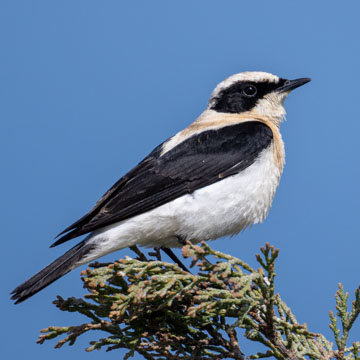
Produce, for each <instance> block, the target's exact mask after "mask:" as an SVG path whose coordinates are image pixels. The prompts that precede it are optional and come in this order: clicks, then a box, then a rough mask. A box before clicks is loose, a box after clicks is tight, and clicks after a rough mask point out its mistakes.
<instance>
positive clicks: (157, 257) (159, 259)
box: [149, 247, 161, 261]
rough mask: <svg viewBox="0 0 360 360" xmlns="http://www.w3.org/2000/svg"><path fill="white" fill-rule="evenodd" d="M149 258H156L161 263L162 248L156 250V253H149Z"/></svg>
mask: <svg viewBox="0 0 360 360" xmlns="http://www.w3.org/2000/svg"><path fill="white" fill-rule="evenodd" d="M149 256H154V257H155V258H156V260H157V261H161V253H160V248H157V247H156V248H154V251H152V252H149Z"/></svg>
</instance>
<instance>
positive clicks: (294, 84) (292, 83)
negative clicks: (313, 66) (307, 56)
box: [277, 78, 311, 92]
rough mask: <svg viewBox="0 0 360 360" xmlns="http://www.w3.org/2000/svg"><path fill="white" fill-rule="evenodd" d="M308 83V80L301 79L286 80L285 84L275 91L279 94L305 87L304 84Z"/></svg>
mask: <svg viewBox="0 0 360 360" xmlns="http://www.w3.org/2000/svg"><path fill="white" fill-rule="evenodd" d="M309 81H311V79H310V78H301V79H295V80H286V81H285V83H284V84H283V85H282V86H281V87H279V88H278V89H277V90H278V91H279V92H287V91H291V90H294V89H296V88H298V87H299V86H302V85H305V84H306V83H308V82H309Z"/></svg>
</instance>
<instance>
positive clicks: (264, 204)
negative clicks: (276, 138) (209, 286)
mask: <svg viewBox="0 0 360 360" xmlns="http://www.w3.org/2000/svg"><path fill="white" fill-rule="evenodd" d="M280 175H281V170H280V169H279V168H278V167H277V166H276V164H275V161H274V156H273V150H272V147H269V148H268V149H265V150H264V151H263V152H262V153H261V154H260V156H259V157H258V159H257V160H256V161H255V162H254V164H252V165H251V166H249V167H248V168H247V169H245V170H244V171H242V172H241V173H239V174H237V175H234V176H231V177H228V178H225V179H223V180H220V181H218V182H217V183H214V184H212V185H209V186H206V187H204V188H202V189H199V190H196V191H195V192H194V193H193V194H191V195H184V196H182V197H180V198H178V199H176V200H173V201H171V202H169V203H167V204H164V205H162V206H160V207H158V208H156V209H153V210H150V211H148V212H146V213H144V214H141V215H137V216H135V217H133V218H131V219H127V220H124V221H120V222H118V223H116V224H113V225H110V226H108V227H105V228H103V229H101V230H99V231H96V232H94V233H92V234H90V235H89V237H88V239H89V241H91V242H96V243H98V244H99V246H98V247H97V248H96V249H95V250H94V251H93V252H92V253H90V254H89V256H88V257H86V259H84V261H82V262H84V263H85V262H88V261H90V260H93V259H95V258H97V257H99V256H103V255H104V254H107V253H110V252H112V251H115V250H119V249H122V248H125V247H128V246H132V245H140V246H149V247H161V246H165V247H178V246H180V244H179V242H178V240H177V238H176V236H181V237H182V238H184V239H186V240H190V241H192V242H194V243H195V242H199V241H201V240H212V239H216V238H219V237H221V236H226V235H234V234H237V233H238V232H240V231H241V230H243V229H245V228H246V227H247V226H249V225H253V224H256V223H259V222H261V221H263V220H264V219H265V217H266V215H267V213H268V211H269V209H270V206H271V203H272V200H273V197H274V195H275V191H276V188H277V186H278V184H279V180H280Z"/></svg>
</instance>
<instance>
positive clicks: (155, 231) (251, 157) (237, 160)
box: [12, 72, 310, 303]
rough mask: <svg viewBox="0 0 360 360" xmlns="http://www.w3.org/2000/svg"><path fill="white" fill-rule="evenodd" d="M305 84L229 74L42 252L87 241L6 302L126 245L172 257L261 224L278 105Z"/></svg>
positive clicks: (269, 196)
mask: <svg viewBox="0 0 360 360" xmlns="http://www.w3.org/2000/svg"><path fill="white" fill-rule="evenodd" d="M309 81H310V79H308V78H301V79H296V80H286V79H282V78H279V77H277V76H275V75H272V74H268V73H265V72H243V73H240V74H235V75H233V76H230V77H229V78H227V79H225V80H224V81H222V82H221V83H220V84H219V85H217V86H216V88H215V90H214V91H213V93H212V94H211V96H210V100H209V104H208V107H207V108H206V110H205V111H204V112H203V113H202V114H201V115H200V116H199V117H198V118H197V119H196V120H195V121H194V122H193V123H192V124H191V125H189V126H188V127H187V128H186V129H184V130H182V131H180V132H179V133H177V134H176V135H174V136H173V137H171V138H169V139H168V140H166V141H165V142H163V143H162V144H160V145H159V146H158V147H156V148H155V149H154V150H153V151H152V152H151V153H150V154H149V155H148V156H147V157H146V158H145V159H144V160H143V161H141V162H140V163H139V164H138V165H137V166H135V167H134V168H133V169H132V170H130V171H129V172H128V173H127V174H126V175H124V176H123V177H122V178H121V179H120V180H119V181H117V182H116V183H115V185H114V186H112V187H111V188H110V189H109V190H108V191H107V192H106V193H105V195H104V196H103V197H102V198H101V199H100V200H99V201H98V202H97V203H96V205H95V207H94V208H93V209H92V210H91V211H90V212H88V213H87V214H86V215H85V216H83V217H82V218H81V219H80V220H78V221H76V222H75V223H74V224H72V225H71V226H69V227H68V228H66V229H65V230H64V231H63V232H62V233H61V234H59V235H62V237H61V238H60V239H58V240H57V241H56V242H55V243H54V244H53V245H52V246H55V245H59V244H61V243H63V242H65V241H67V240H70V239H73V238H75V237H78V236H80V235H83V234H88V235H87V237H86V238H85V239H84V240H82V241H81V242H80V243H78V244H77V245H75V246H74V247H73V248H72V249H70V250H69V251H67V252H66V253H65V254H64V255H62V256H61V257H59V258H58V259H57V260H55V261H54V262H53V263H51V264H50V265H48V266H47V267H45V268H44V269H43V270H41V271H40V272H39V273H37V274H36V275H34V276H33V277H32V278H30V279H29V280H27V281H26V282H25V283H23V284H22V285H20V286H18V287H17V288H16V289H15V290H14V291H13V292H12V294H13V296H12V299H14V300H16V303H19V302H21V301H24V300H25V299H27V298H29V297H30V296H32V295H34V294H35V293H37V292H38V291H40V290H41V289H43V288H44V287H46V286H47V285H49V284H50V283H52V282H53V281H55V280H56V279H58V278H60V277H61V276H63V275H64V274H66V273H68V272H69V271H71V270H73V269H75V268H76V267H78V266H80V265H82V264H86V263H88V262H90V261H92V260H94V259H97V258H99V257H101V256H103V255H105V254H108V253H111V252H113V251H116V250H119V249H123V248H126V247H129V246H133V245H139V246H146V247H156V248H167V249H168V248H172V247H179V246H181V245H182V244H183V243H184V242H185V241H191V242H193V243H197V242H199V241H202V240H213V239H217V238H219V237H223V236H228V235H230V236H232V235H235V234H237V233H239V232H240V231H241V230H243V229H245V228H246V227H247V226H249V225H253V224H256V223H259V222H262V221H263V220H264V219H265V217H266V215H267V213H268V211H269V209H270V206H271V203H272V200H273V198H274V195H275V191H276V188H277V186H278V184H279V180H280V176H281V174H282V171H283V166H284V159H285V153H284V144H283V141H282V138H281V134H280V131H279V126H280V123H281V122H282V120H283V118H284V116H285V109H284V107H283V103H284V100H285V98H286V97H287V95H288V94H289V93H290V91H291V90H293V89H295V88H297V87H299V86H301V85H304V84H306V83H307V82H309Z"/></svg>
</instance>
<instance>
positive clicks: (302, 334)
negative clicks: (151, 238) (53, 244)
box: [38, 243, 360, 360]
mask: <svg viewBox="0 0 360 360" xmlns="http://www.w3.org/2000/svg"><path fill="white" fill-rule="evenodd" d="M133 250H134V251H135V253H136V255H137V258H136V259H133V258H130V257H126V258H125V259H121V260H119V261H117V262H115V263H112V264H100V263H95V264H91V265H90V267H91V269H88V270H86V271H85V272H83V274H82V275H83V281H84V287H85V288H86V289H87V290H88V292H89V293H88V294H87V295H85V299H76V298H73V297H72V298H69V299H67V300H64V299H63V298H61V297H58V299H57V300H56V301H54V303H55V304H56V306H57V307H58V308H59V309H60V310H62V311H70V312H78V313H81V314H83V315H85V316H86V317H87V318H88V319H89V322H87V323H84V324H81V325H75V326H67V327H54V326H52V327H49V328H47V329H44V330H42V333H43V335H40V337H39V340H38V342H39V343H43V342H44V341H45V340H49V339H53V338H55V337H58V336H60V335H63V334H66V336H65V337H64V338H63V339H61V340H60V341H59V342H58V343H57V344H56V346H55V347H56V348H60V347H61V346H62V345H64V344H65V343H68V344H69V345H73V344H74V343H75V341H76V339H77V338H78V337H79V336H80V335H82V334H84V333H85V332H88V331H90V330H101V331H103V332H105V333H106V334H107V337H106V338H101V339H99V340H97V341H92V342H91V343H90V345H91V346H90V347H89V348H87V349H86V350H87V351H92V350H94V349H101V348H106V350H107V351H110V350H114V349H119V348H125V349H128V352H127V354H126V356H125V359H128V358H131V357H132V356H134V355H135V353H138V354H141V355H142V356H143V357H144V358H145V359H151V360H155V359H157V360H158V359H179V360H180V359H226V358H228V359H245V358H248V359H260V358H269V357H274V358H276V359H294V360H295V359H339V360H340V359H347V360H350V359H354V360H356V359H360V356H359V347H360V343H355V344H353V345H352V346H350V347H347V345H346V343H347V339H348V335H349V331H350V329H351V327H352V325H353V324H354V321H355V320H356V319H357V317H358V315H359V313H360V289H357V290H356V293H355V300H354V301H353V303H352V307H351V312H350V313H349V312H348V310H347V300H348V296H349V295H348V294H347V293H346V294H345V293H344V290H343V287H342V285H341V284H340V285H339V290H338V292H337V293H336V304H337V305H336V309H337V316H338V317H339V319H340V321H341V325H342V333H341V331H340V330H339V329H338V328H337V318H336V317H335V316H334V315H333V313H332V312H331V313H330V319H331V324H330V328H331V329H332V331H333V332H334V335H335V342H336V346H337V349H333V344H332V343H331V342H329V341H328V340H326V339H325V337H324V336H323V335H321V334H315V333H312V332H310V331H309V330H308V329H307V326H306V325H305V324H299V323H298V322H297V321H296V318H295V316H294V315H293V314H292V312H291V310H290V309H289V307H288V306H287V305H286V304H285V303H284V302H283V301H282V300H281V298H280V295H279V294H276V293H275V290H274V289H275V283H274V280H275V260H276V258H277V256H278V253H279V251H278V250H275V249H274V248H273V247H272V246H270V245H269V244H266V246H265V247H264V248H261V255H258V254H257V255H256V259H257V261H258V262H259V264H260V265H261V267H260V268H259V269H258V270H255V269H253V268H252V267H251V266H249V265H248V264H246V263H245V262H243V261H242V260H240V259H237V258H235V257H233V256H230V255H227V254H224V253H221V252H219V251H215V250H213V249H211V248H210V247H209V246H208V245H207V244H206V243H202V244H201V246H196V245H192V244H190V243H188V244H187V245H186V246H184V247H183V255H184V257H191V258H192V266H194V265H197V266H199V272H198V274H197V275H192V274H190V273H188V272H186V271H184V270H182V269H180V268H179V267H178V266H177V265H176V264H170V263H167V262H162V261H160V260H157V261H148V259H147V258H146V257H145V255H144V254H143V253H142V252H140V251H139V250H138V249H137V248H133ZM209 257H212V258H215V263H214V264H212V263H210V262H209V261H208V258H209ZM240 333H243V334H244V336H245V338H247V339H249V340H251V341H255V342H259V343H261V344H263V345H265V347H266V348H268V350H267V352H266V353H257V354H253V355H249V354H246V355H247V356H245V355H244V354H243V352H242V351H241V350H240V347H239V344H238V335H239V334H240ZM242 350H243V351H244V352H245V351H246V349H242Z"/></svg>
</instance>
